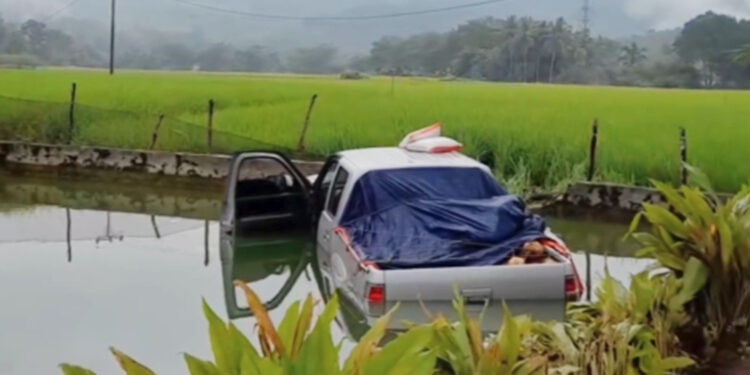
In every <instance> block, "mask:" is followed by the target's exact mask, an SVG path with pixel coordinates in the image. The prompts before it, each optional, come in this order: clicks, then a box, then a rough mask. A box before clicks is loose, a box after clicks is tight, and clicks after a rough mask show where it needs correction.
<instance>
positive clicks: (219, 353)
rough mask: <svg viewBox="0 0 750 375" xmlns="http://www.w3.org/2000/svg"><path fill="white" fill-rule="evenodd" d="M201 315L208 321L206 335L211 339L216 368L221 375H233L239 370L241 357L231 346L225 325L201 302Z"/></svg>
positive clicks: (204, 301) (204, 302)
mask: <svg viewBox="0 0 750 375" xmlns="http://www.w3.org/2000/svg"><path fill="white" fill-rule="evenodd" d="M203 314H204V315H205V316H206V320H208V334H209V337H210V339H211V350H212V351H213V353H214V361H215V363H216V367H218V368H219V370H221V372H223V373H227V374H235V373H237V371H238V370H239V368H240V359H241V356H240V354H239V351H238V350H235V348H234V347H233V345H232V340H231V338H230V336H229V331H228V330H227V326H226V324H225V323H224V322H223V321H222V320H221V318H219V316H218V315H216V313H215V312H214V311H213V310H212V309H211V307H210V306H208V303H206V300H205V299H204V300H203Z"/></svg>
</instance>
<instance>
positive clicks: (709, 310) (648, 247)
mask: <svg viewBox="0 0 750 375" xmlns="http://www.w3.org/2000/svg"><path fill="white" fill-rule="evenodd" d="M689 168H690V170H691V173H692V176H693V181H694V182H695V183H696V184H697V185H698V187H689V186H682V187H680V188H679V189H676V188H673V187H671V186H669V185H666V184H663V183H659V182H654V185H655V186H656V188H657V189H658V190H659V192H660V193H661V194H662V195H663V196H664V197H665V198H666V201H667V203H668V204H669V208H668V207H664V206H660V205H653V204H645V205H644V207H643V211H642V212H641V213H639V214H638V215H637V216H636V217H635V218H634V220H633V223H632V225H631V231H634V229H635V228H637V227H638V226H639V223H640V221H641V219H642V218H645V219H646V220H647V221H648V222H649V223H650V224H651V231H650V232H646V233H635V234H633V237H634V238H635V239H636V240H637V241H638V242H639V243H640V244H641V245H642V246H643V248H642V249H641V250H640V251H639V253H638V255H640V256H643V257H653V258H655V259H656V260H657V261H658V262H659V264H660V265H661V266H663V267H664V268H666V269H667V270H668V271H669V272H670V273H671V274H673V275H675V276H676V277H678V278H680V279H681V280H682V282H683V284H684V285H686V286H687V287H688V289H689V290H690V291H691V292H692V291H696V293H695V295H694V297H693V296H688V294H687V293H685V294H683V295H682V296H681V298H682V300H681V301H680V302H684V303H686V304H687V305H686V309H687V311H688V313H689V315H690V316H691V317H692V318H693V320H692V327H693V329H692V331H693V332H692V335H693V337H690V338H689V339H691V341H696V337H695V336H697V335H698V332H700V334H701V335H702V336H703V340H704V341H705V343H704V348H703V349H702V350H703V351H704V352H703V353H696V354H698V355H701V356H704V357H706V356H710V355H711V353H712V352H713V351H714V350H715V349H717V348H718V347H717V346H723V347H734V348H737V347H740V345H739V344H740V343H741V342H742V341H746V340H747V338H748V336H749V335H748V328H750V326H749V325H748V317H750V188H748V187H745V188H743V189H742V190H741V191H740V192H739V193H737V194H736V195H735V196H733V197H731V198H729V199H726V201H722V200H721V199H720V198H719V197H718V196H717V195H716V194H715V193H714V192H713V189H712V188H711V185H710V183H709V182H708V178H707V177H706V176H705V175H704V174H703V173H702V172H701V171H699V170H697V169H695V168H692V167H689ZM718 349H721V348H718Z"/></svg>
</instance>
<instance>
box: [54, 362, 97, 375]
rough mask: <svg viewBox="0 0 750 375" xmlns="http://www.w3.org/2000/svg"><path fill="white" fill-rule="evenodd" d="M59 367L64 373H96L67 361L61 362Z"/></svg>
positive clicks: (87, 374) (93, 374)
mask: <svg viewBox="0 0 750 375" xmlns="http://www.w3.org/2000/svg"><path fill="white" fill-rule="evenodd" d="M60 369H61V370H62V372H63V374H65V375H96V373H95V372H93V371H91V370H87V369H85V368H83V367H80V366H75V365H70V364H67V363H63V364H61V365H60Z"/></svg>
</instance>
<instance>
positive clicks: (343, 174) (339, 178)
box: [326, 167, 349, 217]
mask: <svg viewBox="0 0 750 375" xmlns="http://www.w3.org/2000/svg"><path fill="white" fill-rule="evenodd" d="M348 179H349V172H347V171H346V169H344V167H340V168H339V171H338V173H337V174H336V178H335V179H334V181H333V185H332V186H331V193H330V194H329V195H328V204H327V205H326V210H327V211H328V213H329V214H330V215H331V217H335V216H336V213H338V209H339V203H341V196H342V195H343V194H344V187H345V186H346V181H347V180H348Z"/></svg>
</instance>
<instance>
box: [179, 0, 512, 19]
mask: <svg viewBox="0 0 750 375" xmlns="http://www.w3.org/2000/svg"><path fill="white" fill-rule="evenodd" d="M173 1H175V2H178V3H180V4H184V5H189V6H193V7H197V8H202V9H207V10H212V11H214V12H219V13H227V14H233V15H236V16H244V17H252V18H265V19H274V20H285V21H361V20H373V19H382V18H396V17H408V16H416V15H421V14H431V13H441V12H449V11H453V10H458V9H466V8H475V7H480V6H484V5H489V4H494V3H500V2H504V1H508V0H484V1H477V2H473V3H465V4H458V5H453V6H447V7H442V8H431V9H422V10H414V11H408V12H398V13H384V14H370V15H364V16H288V15H283V14H269V13H253V12H245V11H241V10H232V9H226V8H219V7H215V6H212V5H208V4H201V3H196V2H193V1H190V0H173Z"/></svg>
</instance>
